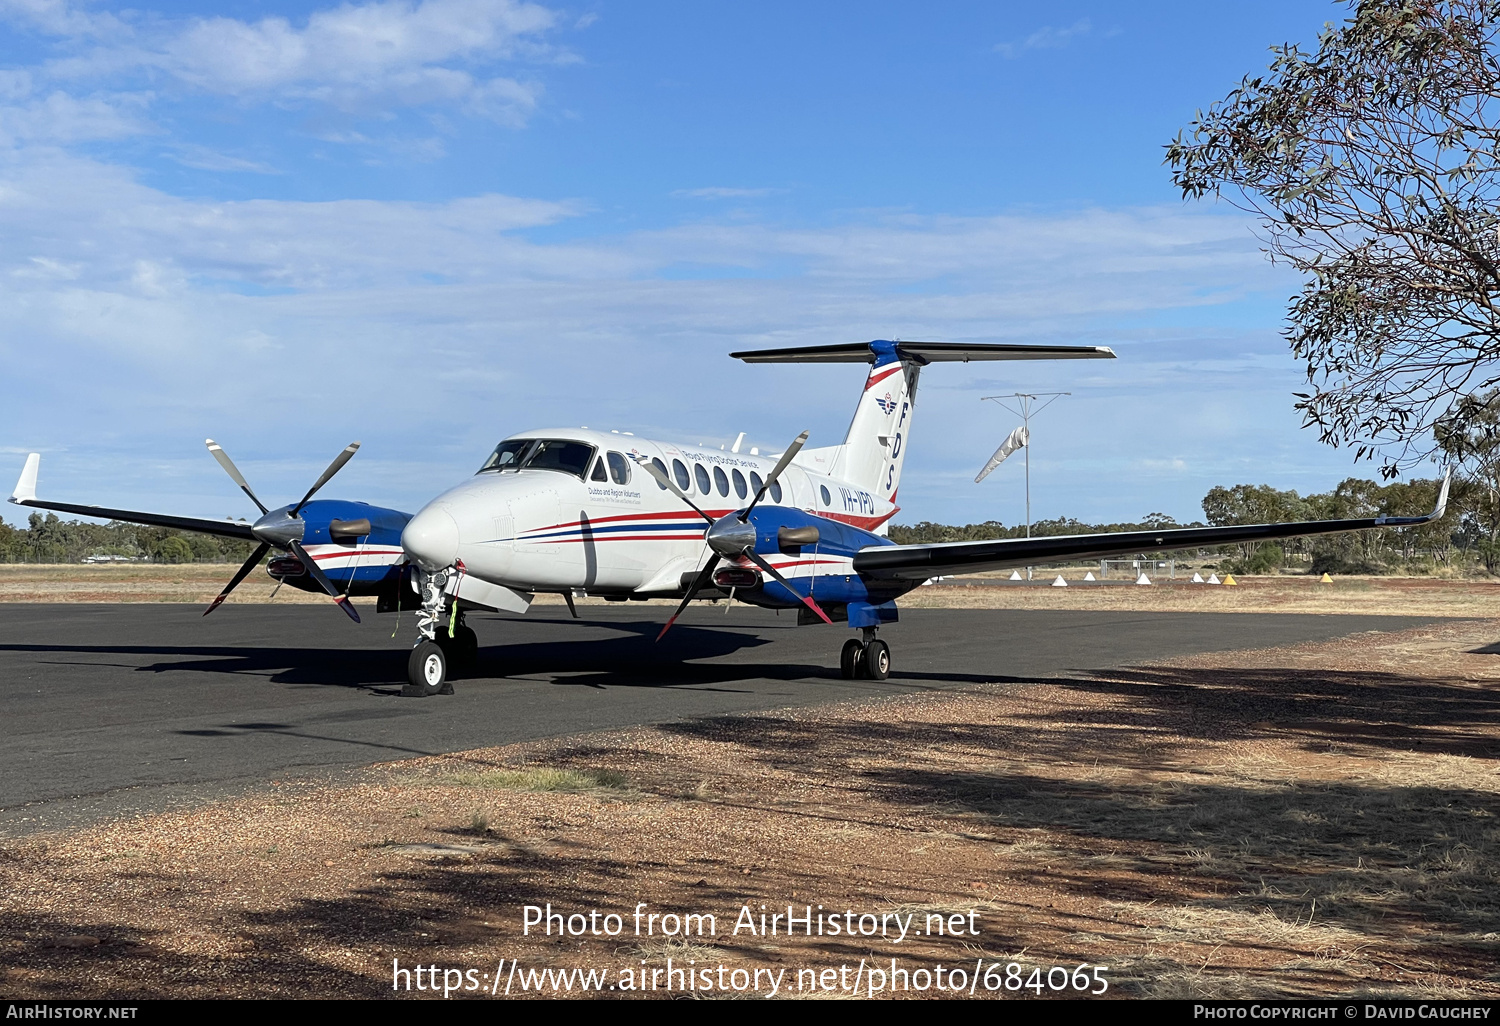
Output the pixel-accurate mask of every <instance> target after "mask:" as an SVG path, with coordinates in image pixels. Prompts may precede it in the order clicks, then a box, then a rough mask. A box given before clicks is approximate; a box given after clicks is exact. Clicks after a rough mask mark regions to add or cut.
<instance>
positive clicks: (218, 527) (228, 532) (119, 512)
mask: <svg viewBox="0 0 1500 1026" xmlns="http://www.w3.org/2000/svg"><path fill="white" fill-rule="evenodd" d="M41 461H42V458H41V456H39V455H38V454H36V453H32V454H31V455H30V456H27V457H26V466H25V468H24V469H23V470H22V471H21V479H20V480H19V481H17V482H16V490H15V492H13V493H12V494H11V497H10V501H11V502H13V503H15V504H16V505H17V506H32V507H35V508H36V509H48V510H54V511H56V512H58V513H76V514H77V515H79V516H84V517H100V518H102V519H104V520H123V521H125V523H127V524H147V525H149V526H151V527H175V528H177V529H178V530H180V531H198V532H199V533H201V534H216V535H219V536H220V537H222V538H241V539H244V540H245V541H255V540H256V537H255V535H254V533H252V532H251V530H250V525H249V524H247V523H244V522H238V523H237V522H235V521H233V520H200V519H198V518H197V517H174V516H168V515H166V514H164V513H140V512H137V511H136V510H132V509H110V508H108V507H106V506H79V505H75V504H73V503H68V502H43V501H42V500H40V499H38V498H37V497H36V476H37V470H38V468H39V467H40V466H41Z"/></svg>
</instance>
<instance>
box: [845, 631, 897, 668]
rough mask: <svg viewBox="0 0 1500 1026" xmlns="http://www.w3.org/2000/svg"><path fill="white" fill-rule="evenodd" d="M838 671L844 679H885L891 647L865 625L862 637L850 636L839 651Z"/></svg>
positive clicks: (889, 663) (889, 665)
mask: <svg viewBox="0 0 1500 1026" xmlns="http://www.w3.org/2000/svg"><path fill="white" fill-rule="evenodd" d="M839 673H840V675H841V676H842V677H843V678H844V679H845V680H856V679H862V680H885V679H886V678H887V677H889V676H890V674H891V647H890V646H889V645H887V644H886V643H885V642H883V641H881V640H880V639H879V638H877V637H876V636H875V628H873V627H866V628H865V629H864V637H863V639H860V638H850V639H849V640H848V641H846V642H844V648H843V651H841V652H840V653H839Z"/></svg>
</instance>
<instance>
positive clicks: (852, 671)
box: [839, 638, 865, 680]
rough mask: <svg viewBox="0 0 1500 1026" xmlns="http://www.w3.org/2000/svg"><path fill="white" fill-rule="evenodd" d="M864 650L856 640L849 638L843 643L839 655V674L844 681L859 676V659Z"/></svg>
mask: <svg viewBox="0 0 1500 1026" xmlns="http://www.w3.org/2000/svg"><path fill="white" fill-rule="evenodd" d="M864 649H865V646H864V645H861V644H860V642H859V639H858V638H850V639H849V640H848V641H846V642H844V650H843V651H842V652H840V653H839V674H840V676H842V677H843V678H844V679H845V680H853V679H854V678H855V677H858V676H859V657H860V655H861V654H863V652H864Z"/></svg>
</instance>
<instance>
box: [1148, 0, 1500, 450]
mask: <svg viewBox="0 0 1500 1026" xmlns="http://www.w3.org/2000/svg"><path fill="white" fill-rule="evenodd" d="M1497 30H1500V2H1495V0H1441V2H1438V0H1365V2H1361V3H1357V4H1354V5H1352V8H1351V16H1350V17H1349V19H1348V20H1347V21H1345V22H1343V23H1341V24H1338V25H1332V24H1330V25H1329V26H1327V27H1326V28H1325V31H1324V32H1323V33H1322V35H1321V36H1319V38H1318V45H1317V48H1316V50H1315V51H1308V50H1304V49H1302V48H1301V47H1299V46H1297V45H1292V44H1288V45H1284V46H1281V47H1276V48H1273V51H1272V52H1273V54H1274V60H1273V61H1272V63H1271V65H1270V67H1269V69H1268V70H1267V71H1266V72H1265V73H1264V74H1261V75H1257V76H1253V77H1247V78H1245V79H1244V80H1243V81H1242V82H1241V83H1240V85H1239V87H1238V88H1236V89H1235V90H1234V91H1232V92H1231V93H1230V94H1229V95H1228V96H1227V97H1225V98H1224V99H1223V100H1221V101H1219V102H1218V103H1215V104H1214V105H1213V106H1211V107H1210V108H1209V109H1208V110H1207V111H1206V112H1203V111H1200V112H1199V113H1198V116H1197V117H1196V119H1195V120H1194V121H1193V122H1192V123H1191V125H1190V126H1189V127H1188V128H1187V129H1186V130H1184V131H1183V132H1181V133H1179V134H1178V136H1177V138H1176V139H1175V140H1174V141H1173V142H1172V143H1171V144H1170V145H1168V147H1167V154H1166V163H1167V164H1168V165H1169V166H1170V167H1171V170H1172V177H1173V182H1174V183H1175V184H1176V185H1177V186H1178V187H1179V188H1181V190H1182V192H1183V195H1184V196H1185V197H1205V196H1223V197H1224V198H1225V199H1226V200H1228V201H1229V202H1231V203H1233V204H1235V205H1236V206H1239V207H1241V208H1243V209H1247V210H1249V211H1252V212H1253V213H1255V214H1256V215H1258V220H1259V235H1260V238H1261V240H1262V242H1263V244H1264V247H1265V249H1266V251H1267V253H1268V255H1269V256H1270V257H1271V259H1272V260H1273V261H1276V262H1278V263H1284V264H1286V265H1288V266H1290V267H1292V268H1293V269H1295V270H1296V271H1299V272H1301V273H1302V274H1303V275H1304V276H1305V280H1304V284H1303V286H1302V288H1301V291H1300V292H1299V293H1298V294H1297V295H1295V296H1293V297H1292V299H1291V303H1290V307H1289V310H1288V318H1287V325H1286V329H1285V334H1286V337H1287V340H1288V341H1289V343H1290V345H1291V348H1292V351H1293V353H1294V354H1295V355H1296V356H1297V358H1298V359H1299V360H1301V361H1302V362H1303V363H1305V365H1306V370H1307V377H1308V381H1309V385H1310V387H1309V390H1308V391H1307V392H1305V393H1298V394H1297V399H1298V401H1297V404H1296V405H1297V408H1298V409H1299V410H1300V411H1301V412H1302V414H1303V417H1304V422H1305V424H1306V425H1307V426H1311V427H1315V428H1316V429H1317V430H1318V433H1319V437H1320V438H1321V440H1322V441H1324V442H1327V443H1329V444H1332V445H1335V446H1351V447H1354V448H1355V450H1356V451H1355V457H1356V459H1358V458H1375V457H1376V456H1377V455H1378V456H1379V458H1380V459H1381V460H1382V464H1383V466H1382V472H1383V474H1384V475H1385V476H1386V477H1388V478H1389V477H1394V476H1395V475H1396V474H1397V473H1398V472H1400V470H1402V469H1403V468H1405V467H1409V466H1412V465H1414V464H1416V463H1418V462H1421V461H1422V460H1423V459H1425V458H1427V457H1429V456H1432V455H1434V454H1435V453H1436V452H1437V450H1438V449H1439V445H1438V442H1437V440H1436V439H1435V438H1434V429H1435V428H1437V427H1438V425H1439V424H1444V425H1447V427H1448V429H1450V430H1457V431H1460V432H1461V431H1463V430H1465V429H1466V426H1467V420H1468V419H1469V418H1471V417H1472V416H1474V415H1475V414H1476V412H1479V411H1481V410H1482V408H1483V405H1484V404H1475V403H1473V402H1465V399H1466V398H1468V397H1471V396H1474V395H1476V394H1479V393H1484V392H1486V391H1488V390H1490V389H1493V388H1495V387H1496V386H1497V385H1500V364H1497V357H1500V305H1497V299H1500V235H1497V232H1500V174H1497V172H1500V59H1497V47H1496V32H1497Z"/></svg>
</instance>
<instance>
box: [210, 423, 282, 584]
mask: <svg viewBox="0 0 1500 1026" xmlns="http://www.w3.org/2000/svg"><path fill="white" fill-rule="evenodd" d="M203 444H204V445H207V446H208V451H209V452H210V453H212V454H213V458H214V459H216V460H218V461H219V466H221V467H223V468H224V469H225V470H226V471H227V472H228V473H229V476H230V477H232V478H234V483H235V484H237V485H239V486H240V488H241V489H243V490H244V493H245V494H246V495H248V496H250V501H251V502H253V503H255V504H256V505H257V506H259V507H260V511H261V512H262V513H269V512H270V510H268V509H266V504H265V503H264V502H261V501H260V500H259V499H257V498H256V497H255V493H254V492H252V491H251V490H250V483H249V482H248V481H246V480H245V475H244V474H241V473H240V468H239V467H236V466H235V465H234V460H232V459H230V458H229V454H228V453H227V452H225V451H224V449H223V447H222V446H220V445H219V443H218V442H216V441H214V440H213V439H212V438H205V439H204V440H203ZM230 587H231V588H232V587H234V585H230ZM224 594H225V595H227V594H229V593H228V592H227V591H226V592H225V593H224Z"/></svg>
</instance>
